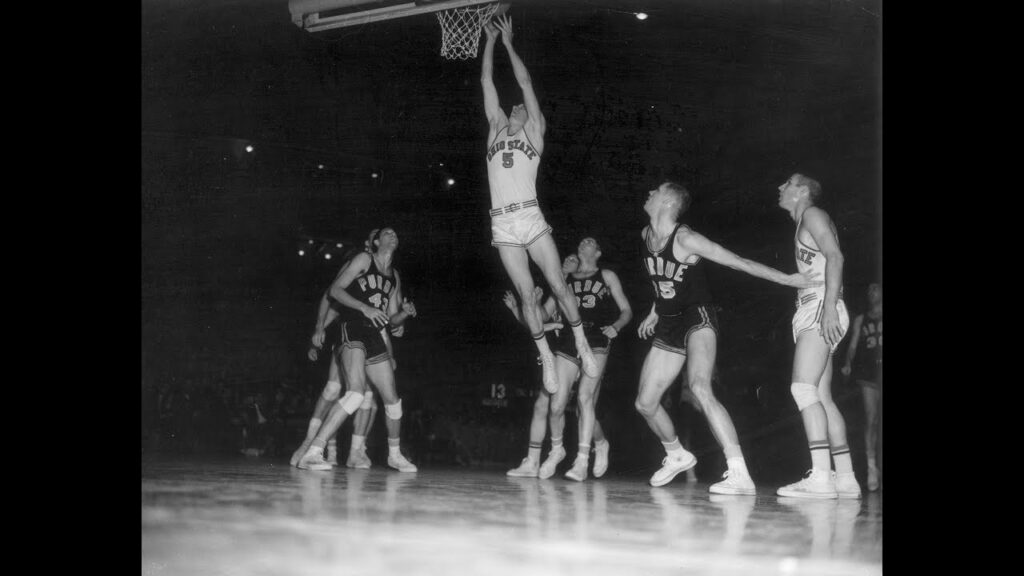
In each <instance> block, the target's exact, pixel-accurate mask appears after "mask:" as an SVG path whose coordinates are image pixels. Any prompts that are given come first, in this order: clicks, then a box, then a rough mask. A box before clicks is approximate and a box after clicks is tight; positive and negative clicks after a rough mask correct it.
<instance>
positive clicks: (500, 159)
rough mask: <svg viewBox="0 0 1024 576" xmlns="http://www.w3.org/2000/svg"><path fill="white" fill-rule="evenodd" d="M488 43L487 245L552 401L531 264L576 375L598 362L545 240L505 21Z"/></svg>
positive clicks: (528, 119)
mask: <svg viewBox="0 0 1024 576" xmlns="http://www.w3.org/2000/svg"><path fill="white" fill-rule="evenodd" d="M499 31H500V32H501V39H502V43H503V44H504V45H505V49H506V50H507V52H508V57H509V60H510V61H511V62H512V69H513V71H514V72H515V76H516V81H517V82H518V83H519V87H520V89H521V90H522V92H523V104H517V105H515V106H513V107H512V113H511V114H510V115H509V116H506V115H505V112H504V111H503V110H502V109H501V105H500V103H499V102H498V90H497V88H495V86H494V79H493V70H494V43H495V40H496V39H497V37H498V32H499ZM484 32H485V33H486V34H487V42H486V43H485V44H484V55H483V65H482V67H481V71H480V83H481V84H482V85H483V92H484V112H485V113H486V115H487V123H488V129H487V180H488V184H489V185H490V190H491V233H492V235H493V239H492V241H491V245H492V246H495V247H496V248H497V249H498V255H499V256H500V257H501V263H502V265H503V266H504V267H505V271H506V272H508V275H509V278H510V279H511V280H512V284H513V285H514V286H515V289H516V292H518V293H519V300H520V302H522V311H523V318H524V320H525V321H526V324H527V326H528V327H529V329H530V335H531V336H532V337H533V341H534V343H535V344H536V346H537V351H538V352H539V353H540V357H541V363H542V365H543V367H544V389H545V390H547V391H548V392H549V393H551V394H554V393H555V392H557V390H558V378H557V376H556V371H555V356H554V354H553V353H552V352H551V347H550V346H549V345H548V343H547V340H546V339H545V338H544V322H543V321H542V320H541V312H540V310H539V303H538V302H537V301H536V298H535V297H534V292H533V287H534V286H533V277H532V276H531V275H530V258H532V259H533V261H534V262H535V263H536V264H537V266H538V267H539V268H540V269H541V272H543V273H544V278H545V280H547V283H548V286H549V287H550V288H551V293H552V294H553V295H554V296H555V298H556V299H557V300H558V304H559V306H560V307H561V309H562V311H563V312H564V314H565V319H566V321H567V322H568V323H569V326H570V327H571V328H572V332H573V337H574V339H575V342H576V348H577V350H579V354H580V359H581V360H582V363H583V372H584V373H586V374H587V375H588V376H591V377H596V376H597V373H598V365H597V360H596V359H595V358H594V353H593V352H592V351H591V349H590V345H589V344H588V343H587V338H586V336H585V335H584V333H583V322H582V320H581V319H580V314H579V310H578V308H577V306H576V298H575V297H574V296H573V295H572V294H570V293H569V291H568V289H567V287H566V285H565V282H564V281H563V280H562V274H561V259H560V258H559V256H558V249H557V248H556V247H555V241H554V239H553V238H552V237H551V226H548V224H547V222H546V221H545V220H544V215H543V214H542V213H541V211H540V208H539V207H538V206H537V188H536V182H537V168H538V167H539V166H540V158H541V155H542V154H543V153H544V131H545V130H546V124H545V120H544V114H543V113H541V110H540V103H539V102H538V101H537V96H536V94H534V92H533V83H532V80H531V79H530V73H529V72H528V71H527V70H526V65H525V64H523V61H522V60H521V59H520V58H519V55H518V54H516V51H515V49H513V48H512V21H511V20H509V18H508V17H507V16H502V17H501V19H500V20H498V21H497V23H494V22H488V23H487V24H485V25H484Z"/></svg>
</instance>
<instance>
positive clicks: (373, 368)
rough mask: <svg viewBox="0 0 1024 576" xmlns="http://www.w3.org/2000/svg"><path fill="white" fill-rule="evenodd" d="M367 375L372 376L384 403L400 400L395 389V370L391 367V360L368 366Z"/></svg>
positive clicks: (371, 380) (371, 378) (371, 379)
mask: <svg viewBox="0 0 1024 576" xmlns="http://www.w3.org/2000/svg"><path fill="white" fill-rule="evenodd" d="M366 375H367V376H368V377H369V378H370V382H371V383H372V384H373V387H374V388H376V389H377V391H378V392H379V393H380V398H381V400H383V401H384V404H394V403H395V402H398V392H397V390H395V372H394V371H393V370H392V369H391V363H390V362H378V363H376V364H370V365H368V366H367V367H366Z"/></svg>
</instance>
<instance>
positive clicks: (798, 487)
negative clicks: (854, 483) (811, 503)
mask: <svg viewBox="0 0 1024 576" xmlns="http://www.w3.org/2000/svg"><path fill="white" fill-rule="evenodd" d="M776 494H778V495H779V496H785V497H788V498H817V499H825V500H828V499H832V498H838V497H839V494H837V493H836V483H835V480H834V479H833V478H832V471H831V470H818V469H817V468H811V469H810V470H808V472H807V475H806V476H804V478H803V480H800V481H799V482H794V483H792V484H789V485H787V486H783V487H782V488H779V489H778V490H777V491H776Z"/></svg>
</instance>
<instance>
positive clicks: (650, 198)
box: [644, 184, 668, 216]
mask: <svg viewBox="0 0 1024 576" xmlns="http://www.w3.org/2000/svg"><path fill="white" fill-rule="evenodd" d="M666 194H668V192H667V191H666V190H665V185H664V184H662V185H661V186H658V187H657V188H655V189H654V190H651V191H650V192H648V193H647V202H645V203H644V212H647V213H648V214H650V215H651V216H653V215H654V214H655V213H656V212H657V211H658V208H659V207H661V204H662V203H663V202H664V200H665V195H666Z"/></svg>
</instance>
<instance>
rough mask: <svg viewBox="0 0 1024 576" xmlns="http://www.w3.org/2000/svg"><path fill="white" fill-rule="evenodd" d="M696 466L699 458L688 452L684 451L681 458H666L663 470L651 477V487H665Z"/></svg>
mask: <svg viewBox="0 0 1024 576" xmlns="http://www.w3.org/2000/svg"><path fill="white" fill-rule="evenodd" d="M696 465H697V457H696V456H694V455H693V454H691V453H690V452H689V451H687V450H683V454H682V456H679V457H675V458H673V457H672V456H665V459H664V460H662V461H661V468H659V469H658V471H657V472H655V473H654V476H651V486H664V485H665V484H668V483H669V482H671V481H672V479H673V478H675V477H676V476H677V475H678V474H679V473H681V472H686V471H687V470H689V469H690V468H693V467H694V466H696Z"/></svg>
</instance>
